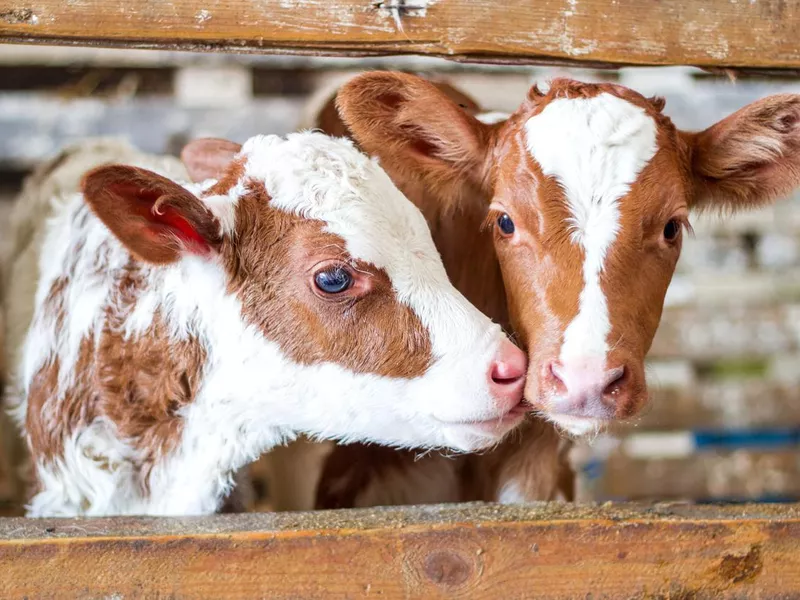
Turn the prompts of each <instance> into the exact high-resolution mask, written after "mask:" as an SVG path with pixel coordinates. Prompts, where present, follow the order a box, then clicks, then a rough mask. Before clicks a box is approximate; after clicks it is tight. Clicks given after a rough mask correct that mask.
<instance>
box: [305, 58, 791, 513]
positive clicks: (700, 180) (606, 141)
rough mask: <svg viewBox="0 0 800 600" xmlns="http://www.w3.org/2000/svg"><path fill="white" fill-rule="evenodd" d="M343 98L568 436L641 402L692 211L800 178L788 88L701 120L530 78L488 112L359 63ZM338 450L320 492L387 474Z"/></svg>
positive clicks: (530, 484) (503, 496)
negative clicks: (505, 333)
mask: <svg viewBox="0 0 800 600" xmlns="http://www.w3.org/2000/svg"><path fill="white" fill-rule="evenodd" d="M337 104H338V108H339V113H340V115H341V117H342V118H343V122H344V123H345V125H346V126H347V129H348V131H349V132H350V133H351V135H352V136H353V137H354V139H355V140H356V141H357V142H358V143H359V145H360V146H361V147H362V148H363V149H364V150H365V151H366V152H368V153H370V154H372V155H374V156H377V157H379V159H380V160H381V164H382V166H383V167H384V168H385V169H386V170H387V172H388V173H389V174H390V176H391V177H392V179H393V180H394V181H395V182H396V183H397V184H398V185H399V187H400V188H401V189H402V190H403V191H404V193H406V195H408V196H409V197H410V198H411V199H412V200H413V201H414V202H415V203H416V204H417V205H418V206H419V207H420V208H421V209H422V211H423V213H424V214H425V216H426V218H427V220H428V222H429V224H430V226H431V229H432V232H433V236H434V240H435V241H436V243H437V246H438V248H439V250H440V252H441V253H442V256H443V259H444V262H445V266H446V267H447V269H448V273H449V275H450V277H451V279H452V280H453V281H454V283H455V284H456V286H457V287H458V288H459V289H460V290H461V291H462V292H463V293H465V295H466V296H467V297H468V298H470V300H471V301H472V302H473V303H475V305H476V306H478V307H479V308H481V309H482V310H484V311H486V312H487V314H489V315H490V316H492V317H494V318H496V319H498V320H501V321H502V316H503V314H504V311H505V310H506V309H507V314H508V317H509V321H510V323H511V324H512V326H513V330H514V332H515V333H516V334H517V336H518V339H519V341H520V342H521V343H522V345H523V347H524V348H525V349H526V350H527V351H528V353H529V371H528V378H527V384H526V390H525V397H526V399H527V401H528V402H529V403H530V404H531V405H532V407H533V410H534V411H535V413H536V414H537V415H539V416H540V417H541V418H544V419H546V420H548V421H549V422H551V423H553V424H555V425H556V426H557V427H559V428H561V429H563V430H564V431H566V432H568V433H570V434H573V435H584V434H587V433H592V432H594V431H597V430H599V429H600V428H602V427H604V426H605V425H607V424H608V423H610V422H612V421H614V420H618V419H626V418H629V417H632V416H634V415H636V414H637V413H638V412H639V410H640V409H641V408H642V406H643V405H644V404H645V402H646V400H647V386H646V382H645V375H644V358H645V355H646V353H647V351H648V349H649V347H650V344H651V342H652V339H653V337H654V335H655V332H656V329H657V327H658V323H659V321H660V317H661V311H662V307H663V302H664V296H665V293H666V290H667V287H668V285H669V282H670V280H671V278H672V275H673V272H674V269H675V265H676V262H677V260H678V256H679V254H680V249H681V239H682V234H683V230H684V229H685V228H687V227H688V223H689V221H688V218H689V211H690V210H720V211H723V212H732V211H736V210H741V209H747V208H751V207H756V206H760V205H763V204H765V203H768V202H771V201H773V200H775V199H777V198H779V197H780V196H782V195H784V194H786V193H788V192H789V191H791V190H792V189H794V188H796V187H797V186H798V185H800V96H798V95H791V94H787V95H777V96H772V97H769V98H765V99H763V100H761V101H758V102H755V103H753V104H751V105H749V106H747V107H745V108H743V109H741V110H740V111H738V112H736V113H734V114H733V115H731V116H729V117H727V118H726V119H723V120H722V121H720V122H718V123H716V124H714V125H712V126H711V127H709V128H708V129H706V130H704V131H701V132H697V133H694V132H686V131H681V130H679V129H677V128H676V127H675V126H674V125H673V123H672V122H671V121H670V119H669V118H668V117H667V116H666V115H665V114H664V113H663V108H664V103H663V101H661V100H659V99H648V98H645V97H643V96H641V95H640V94H638V93H636V92H635V91H633V90H630V89H627V88H624V87H622V86H618V85H611V84H586V83H581V82H577V81H572V80H568V79H558V80H555V81H553V82H552V84H551V85H550V87H549V89H548V91H547V92H546V93H542V92H541V91H540V90H539V89H538V88H537V87H535V86H534V87H533V88H532V89H531V90H530V93H529V95H528V97H527V99H526V100H525V101H524V102H523V103H522V105H521V106H520V107H519V109H518V110H517V111H516V112H514V113H513V114H512V115H510V116H509V117H508V118H507V119H505V120H502V119H501V120H499V121H497V122H492V123H487V122H482V121H481V119H480V118H479V117H477V116H476V115H474V114H471V112H470V111H469V110H465V109H464V108H463V107H461V106H459V105H458V103H457V102H454V101H453V100H452V99H451V98H450V97H448V94H446V93H443V92H442V90H441V89H439V88H438V87H437V86H436V85H433V84H432V83H431V82H428V81H426V80H424V79H421V78H419V77H415V76H413V75H405V74H400V73H367V74H364V75H361V76H359V77H356V78H355V79H353V80H352V81H350V82H348V83H347V84H345V85H344V86H343V88H342V89H341V91H340V93H339V95H338V101H337ZM454 215H456V217H455V218H454V217H453V216H454ZM481 223H483V224H484V225H485V228H484V229H483V230H482V229H481V227H480V224H481ZM475 274H480V276H479V277H475V276H474V275H475ZM471 275H472V277H471ZM501 277H502V282H503V284H504V289H505V296H504V297H503V296H500V297H498V296H497V290H498V289H499V286H500V284H499V281H500V279H501ZM482 290H485V291H483V292H482ZM482 293H483V294H485V296H486V297H487V298H495V299H497V302H498V303H497V305H496V306H495V307H494V308H491V307H489V302H488V301H485V302H482V301H481V295H482ZM534 435H538V434H536V433H534ZM523 438H524V439H531V438H529V436H528V435H527V434H523ZM531 441H533V440H532V439H531ZM514 443H515V442H514V441H513V439H512V440H509V441H508V442H505V443H504V444H502V445H501V447H500V448H499V449H498V450H497V451H498V452H501V453H505V454H506V455H507V459H505V460H501V461H497V460H495V461H491V462H492V463H493V464H495V465H499V466H496V468H502V469H506V470H508V469H510V468H511V467H510V465H511V464H512V462H513V461H520V460H522V461H523V462H524V460H526V459H525V458H524V457H521V456H520V452H524V451H525V443H524V442H523V443H522V444H520V445H519V446H518V450H515V449H514V447H513V444H514ZM359 451H360V452H362V453H368V452H374V453H380V454H385V451H384V450H374V449H372V450H371V449H370V448H369V447H362V448H361V449H360V450H359ZM352 452H354V450H352V449H346V448H339V449H337V450H336V451H335V453H339V454H340V455H341V456H347V455H348V453H352ZM376 456H377V454H376ZM486 456H487V457H488V456H490V455H486ZM348 460H349V462H350V464H353V462H354V459H353V457H352V456H351V457H349V458H348V459H347V460H340V459H338V458H337V456H336V454H334V455H331V456H330V457H329V458H328V461H327V466H326V468H327V470H328V471H327V475H324V476H323V482H322V483H321V488H320V497H321V498H322V499H323V501H322V504H323V505H325V504H327V505H337V506H344V505H347V504H348V502H351V501H353V499H354V498H355V499H356V503H359V502H360V501H359V496H358V494H357V493H356V494H354V493H353V489H352V486H354V487H355V488H356V489H360V490H361V491H362V492H363V493H362V495H361V496H360V498H361V499H362V500H363V498H365V497H367V496H369V493H367V491H366V490H367V487H366V486H368V485H372V486H373V488H375V487H380V486H378V485H377V484H376V480H375V479H374V478H373V481H372V484H370V483H369V482H365V478H364V477H363V476H362V475H360V474H359V473H358V472H357V470H356V468H355V467H347V466H346V463H347V462H348ZM460 460H462V461H463V460H464V459H463V458H461V459H460ZM485 460H487V458H480V457H479V458H476V459H475V461H476V462H478V463H479V462H481V461H485ZM533 460H534V459H533V458H532V457H528V458H527V461H528V462H529V463H531V464H533V462H532V461H533ZM365 462H367V461H365V460H362V461H361V463H360V464H362V465H363V464H365ZM377 462H381V461H380V460H378V461H377ZM383 462H385V463H386V462H388V463H391V462H392V461H386V460H385V459H383ZM394 462H397V461H396V460H395V461H394ZM410 463H411V460H410V459H409V460H407V461H406V462H405V463H404V464H403V466H402V467H400V468H394V469H390V471H391V473H392V477H388V476H387V477H384V482H385V481H388V480H389V479H392V478H394V480H395V481H400V482H403V481H413V480H414V473H413V469H417V468H420V469H421V468H424V467H423V466H422V465H420V464H419V463H417V466H415V465H413V464H410ZM337 464H338V465H339V467H338V468H337V467H336V466H335V465H337ZM472 472H475V465H474V464H473V465H469V469H467V473H472ZM398 473H400V475H401V476H398ZM530 475H531V471H528V472H527V473H526V472H525V471H524V470H522V471H518V472H517V473H516V474H512V475H511V476H510V477H506V478H504V479H503V480H502V481H501V487H500V488H499V489H497V490H496V491H497V497H496V498H495V499H498V500H508V501H513V500H531V499H537V497H536V494H537V493H539V492H538V491H537V490H539V489H540V488H538V487H537V486H536V485H535V483H536V482H535V481H534V479H533V478H532V477H531V476H530ZM501 479H502V478H501ZM462 480H463V479H462ZM348 482H349V484H350V486H351V487H348ZM354 482H355V483H354ZM386 487H387V486H383V487H382V494H383V495H384V496H386V495H387V494H388V493H387V492H386ZM531 490H533V491H534V493H533V494H531ZM402 495H403V494H402V493H401V492H397V493H395V495H394V496H395V497H402Z"/></svg>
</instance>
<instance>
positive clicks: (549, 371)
mask: <svg viewBox="0 0 800 600" xmlns="http://www.w3.org/2000/svg"><path fill="white" fill-rule="evenodd" d="M544 376H545V382H546V383H548V384H549V385H550V386H551V387H552V388H553V389H554V390H555V392H556V393H559V394H564V393H566V392H567V380H566V376H565V373H564V367H563V366H562V365H561V364H559V363H557V362H551V363H550V364H549V365H547V366H546V367H545V371H544Z"/></svg>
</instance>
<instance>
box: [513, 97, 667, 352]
mask: <svg viewBox="0 0 800 600" xmlns="http://www.w3.org/2000/svg"><path fill="white" fill-rule="evenodd" d="M525 135H526V143H527V146H528V151H529V152H530V153H531V156H532V157H533V159H534V160H535V161H536V162H537V163H539V166H540V167H541V169H542V172H543V173H544V175H546V176H550V177H554V178H555V179H556V180H557V181H558V182H559V184H560V185H561V187H562V188H563V190H564V195H565V197H566V201H567V203H568V206H569V211H570V217H569V219H568V222H567V223H566V224H565V225H566V226H567V227H568V228H569V230H570V233H571V236H570V238H571V240H572V241H573V243H575V244H579V245H580V246H582V247H583V250H584V256H585V259H584V264H583V278H584V287H583V290H582V292H581V295H580V301H579V308H578V314H577V315H576V317H575V319H574V320H573V321H572V322H571V323H570V324H569V325H568V326H567V329H566V331H565V332H564V344H563V346H562V347H561V356H560V360H561V362H562V363H566V362H568V361H574V360H576V359H578V358H581V357H586V356H595V357H603V358H604V357H605V355H606V353H607V352H608V340H607V338H608V334H609V332H610V331H611V323H610V320H609V316H608V305H607V301H606V298H605V295H604V294H603V291H602V288H601V287H600V273H601V272H602V270H603V265H604V262H605V258H606V255H607V253H608V250H609V248H610V247H611V245H612V244H613V243H614V240H615V239H616V237H617V234H618V233H619V230H620V220H619V215H620V212H619V200H620V198H622V197H623V196H625V195H626V194H627V193H628V191H629V189H630V186H631V184H632V183H633V182H634V181H636V179H637V177H638V176H639V173H641V171H642V169H643V168H644V167H645V166H646V165H647V163H648V162H649V161H650V159H651V158H652V157H653V155H654V154H655V153H656V149H657V146H656V123H655V121H654V119H653V118H652V117H651V116H649V115H648V114H647V113H646V112H645V110H644V109H642V108H640V107H638V106H636V105H634V104H631V103H630V102H627V101H625V100H623V99H622V98H618V97H617V96H614V95H611V94H608V93H603V94H600V95H598V96H595V97H594V98H561V99H557V100H553V101H552V102H550V103H549V104H548V105H547V106H545V108H544V109H543V110H542V112H541V113H539V114H538V115H535V116H533V117H531V118H530V119H529V120H528V122H527V123H526V124H525Z"/></svg>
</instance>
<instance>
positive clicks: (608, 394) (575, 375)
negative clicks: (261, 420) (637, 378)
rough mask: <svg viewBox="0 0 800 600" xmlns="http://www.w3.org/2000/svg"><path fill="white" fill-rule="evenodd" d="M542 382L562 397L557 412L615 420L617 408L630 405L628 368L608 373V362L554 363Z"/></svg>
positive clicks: (623, 366) (617, 368)
mask: <svg viewBox="0 0 800 600" xmlns="http://www.w3.org/2000/svg"><path fill="white" fill-rule="evenodd" d="M543 379H544V381H543V382H542V383H543V384H544V386H543V387H544V388H545V389H548V388H549V389H550V390H552V391H554V392H556V393H557V394H558V395H559V396H560V397H561V399H560V400H559V402H558V403H559V404H560V405H561V406H559V409H560V410H559V411H558V412H563V413H565V414H569V415H572V416H576V417H589V418H594V419H612V418H614V416H615V414H616V412H617V407H620V406H624V405H627V404H628V395H629V388H630V385H629V383H630V377H629V369H628V367H626V366H625V365H620V366H618V367H614V368H612V369H608V368H606V365H605V361H596V362H595V361H575V362H568V363H565V364H562V363H560V362H552V363H550V365H549V366H548V367H546V368H545V371H544V373H543Z"/></svg>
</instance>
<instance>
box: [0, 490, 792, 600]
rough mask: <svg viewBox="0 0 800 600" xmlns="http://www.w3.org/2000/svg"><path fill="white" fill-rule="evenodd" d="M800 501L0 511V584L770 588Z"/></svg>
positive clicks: (680, 593)
mask: <svg viewBox="0 0 800 600" xmlns="http://www.w3.org/2000/svg"><path fill="white" fill-rule="evenodd" d="M799 543H800V507H797V506H780V505H761V506H758V505H755V506H737V507H726V508H715V507H688V506H680V505H677V506H669V505H660V506H659V505H656V506H651V507H647V506H625V505H622V506H603V507H580V506H577V507H576V506H571V505H560V504H554V505H538V506H532V507H510V506H506V507H499V506H495V505H472V506H469V505H467V506H465V505H462V506H447V507H445V506H438V507H425V508H422V507H420V508H409V509H405V510H398V509H385V510H370V511H331V512H321V513H307V514H291V513H288V514H261V515H232V516H218V517H213V518H196V519H188V518H186V519H140V518H139V519H137V518H123V519H96V520H90V519H83V520H24V519H6V520H0V572H2V573H3V577H0V596H2V597H4V598H20V597H24V596H29V597H36V598H55V597H58V598H90V597H91V598H97V597H107V598H108V597H115V598H122V597H124V598H126V599H129V598H145V597H146V598H155V597H169V598H209V597H213V598H255V597H263V598H309V599H313V598H361V597H372V596H377V597H381V598H425V599H435V598H467V597H468V598H474V599H479V600H480V599H487V600H489V599H490V600H496V599H497V598H503V599H509V600H511V599H515V598H530V597H536V598H586V597H592V598H693V599H702V598H714V599H717V598H744V597H754V598H774V597H782V598H788V597H796V596H797V595H798V594H800V553H799V552H797V548H798V544H799Z"/></svg>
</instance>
